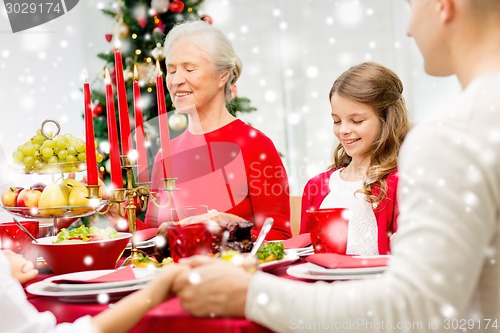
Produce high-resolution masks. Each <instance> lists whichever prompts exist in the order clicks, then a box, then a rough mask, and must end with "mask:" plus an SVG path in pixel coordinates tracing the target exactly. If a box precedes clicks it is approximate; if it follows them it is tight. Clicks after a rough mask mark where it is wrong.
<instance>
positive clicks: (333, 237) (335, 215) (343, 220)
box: [306, 208, 350, 254]
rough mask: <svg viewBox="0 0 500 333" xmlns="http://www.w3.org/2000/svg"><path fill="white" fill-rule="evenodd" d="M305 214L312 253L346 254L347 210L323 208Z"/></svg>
mask: <svg viewBox="0 0 500 333" xmlns="http://www.w3.org/2000/svg"><path fill="white" fill-rule="evenodd" d="M306 214H307V222H308V223H309V230H310V232H311V242H312V245H313V248H314V252H315V253H338V254H346V249H347V231H348V228H349V215H350V212H349V210H348V209H347V208H325V209H317V210H308V211H306Z"/></svg>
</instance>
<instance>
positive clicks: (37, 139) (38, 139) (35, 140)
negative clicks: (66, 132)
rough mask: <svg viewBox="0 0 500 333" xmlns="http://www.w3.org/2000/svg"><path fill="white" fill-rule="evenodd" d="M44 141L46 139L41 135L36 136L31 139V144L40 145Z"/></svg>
mask: <svg viewBox="0 0 500 333" xmlns="http://www.w3.org/2000/svg"><path fill="white" fill-rule="evenodd" d="M45 140H46V139H45V137H44V136H43V135H38V134H37V135H35V136H34V137H32V138H31V142H32V143H38V144H42V143H43V142H44V141H45Z"/></svg>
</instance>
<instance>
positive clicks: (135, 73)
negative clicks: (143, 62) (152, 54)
mask: <svg viewBox="0 0 500 333" xmlns="http://www.w3.org/2000/svg"><path fill="white" fill-rule="evenodd" d="M137 80H139V74H138V72H137V64H134V81H137Z"/></svg>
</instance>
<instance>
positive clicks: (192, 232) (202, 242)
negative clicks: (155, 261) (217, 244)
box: [167, 223, 212, 262]
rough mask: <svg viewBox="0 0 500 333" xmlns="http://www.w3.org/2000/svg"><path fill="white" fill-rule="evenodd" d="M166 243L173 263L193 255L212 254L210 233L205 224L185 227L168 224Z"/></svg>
mask: <svg viewBox="0 0 500 333" xmlns="http://www.w3.org/2000/svg"><path fill="white" fill-rule="evenodd" d="M167 241H168V245H169V246H170V256H171V257H172V259H173V260H174V262H178V261H179V259H180V258H187V257H190V256H192V255H195V254H209V253H212V233H211V232H210V230H209V227H208V225H207V224H206V223H193V224H187V225H180V224H176V223H169V225H168V226H167Z"/></svg>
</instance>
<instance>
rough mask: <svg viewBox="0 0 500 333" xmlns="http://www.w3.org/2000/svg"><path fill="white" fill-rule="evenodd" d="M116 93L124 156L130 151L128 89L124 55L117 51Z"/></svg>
mask: <svg viewBox="0 0 500 333" xmlns="http://www.w3.org/2000/svg"><path fill="white" fill-rule="evenodd" d="M115 75H116V91H117V93H118V117H119V119H120V139H121V141H120V142H121V147H122V155H128V153H129V151H130V146H131V144H130V120H129V117H128V103H127V88H126V87H125V80H124V78H123V65H122V54H121V52H120V50H119V49H118V48H116V49H115Z"/></svg>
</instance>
